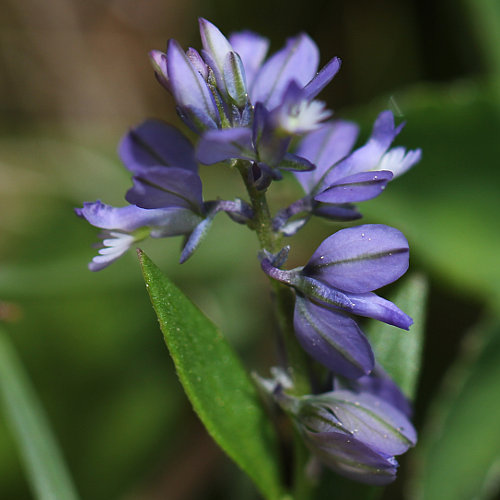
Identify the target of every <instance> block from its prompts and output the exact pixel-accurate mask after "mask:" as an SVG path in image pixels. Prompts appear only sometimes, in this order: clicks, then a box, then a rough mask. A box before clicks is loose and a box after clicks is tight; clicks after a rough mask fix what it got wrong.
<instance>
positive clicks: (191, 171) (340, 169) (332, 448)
mask: <svg viewBox="0 0 500 500" xmlns="http://www.w3.org/2000/svg"><path fill="white" fill-rule="evenodd" d="M200 34H201V41H202V47H203V48H202V50H201V51H197V50H195V49H193V48H189V49H188V50H187V51H184V49H182V47H181V46H180V45H179V44H178V42H176V41H175V40H170V41H169V42H168V44H167V49H166V52H161V51H158V50H155V51H152V52H151V54H150V57H151V61H152V63H153V67H154V70H155V74H156V77H157V79H158V81H159V82H160V83H161V85H163V86H164V87H165V88H166V89H167V90H168V92H169V93H170V94H171V95H172V96H173V99H174V101H175V105H176V109H177V111H178V114H179V116H180V117H181V119H182V121H183V122H184V124H185V125H187V126H188V127H189V128H190V129H191V131H193V132H194V133H195V136H196V144H194V145H193V144H192V143H191V142H190V141H189V139H188V138H187V137H186V136H185V135H184V134H183V133H182V132H181V131H179V130H178V129H177V128H175V127H173V126H172V125H169V124H167V123H165V122H163V121H160V120H153V119H150V120H147V121H145V122H143V123H142V124H140V125H138V126H136V127H134V128H132V129H131V130H130V131H129V132H128V133H127V134H126V135H125V137H124V138H123V140H122V141H121V143H120V146H119V155H120V158H121V160H122V162H123V164H124V165H125V167H126V168H127V169H128V170H129V171H130V173H131V176H132V187H131V188H130V189H129V191H128V192H127V193H126V196H125V198H126V200H127V202H128V203H129V205H127V206H124V207H112V206H109V205H106V204H104V203H102V202H100V201H96V202H91V203H84V205H83V207H82V208H78V209H76V213H77V215H79V216H80V217H82V218H84V219H86V220H87V221H88V222H89V223H90V224H92V225H93V226H96V227H98V228H100V229H102V230H103V233H102V235H103V239H102V244H101V245H100V246H101V248H100V250H99V252H98V255H97V256H95V257H94V259H93V260H92V262H91V263H90V264H89V268H90V269H91V270H93V271H97V270H100V269H103V268H104V267H106V266H107V265H109V264H111V263H112V262H113V261H114V260H116V259H117V258H119V257H120V256H121V255H123V254H124V253H125V252H126V251H127V250H128V249H129V248H130V247H131V246H133V245H134V244H135V243H136V242H138V241H140V240H142V239H144V238H146V237H148V236H151V237H153V238H162V237H170V236H183V237H184V246H183V249H182V252H181V256H180V261H181V262H184V261H186V260H187V259H188V258H189V257H190V256H191V255H192V254H193V252H194V251H195V250H196V248H197V247H198V245H199V244H200V242H201V241H202V239H203V238H204V237H205V235H206V234H207V233H208V231H209V229H210V225H211V223H212V220H213V218H214V217H215V215H216V214H217V213H219V212H226V213H227V214H228V215H229V217H230V218H231V219H232V220H233V221H235V222H237V223H240V224H246V225H248V227H249V228H251V229H254V230H258V229H256V227H257V226H258V225H259V224H260V223H261V220H262V219H261V216H262V214H261V213H260V214H259V210H261V209H262V204H261V203H260V204H257V203H255V198H254V197H255V196H256V193H257V194H258V193H260V194H261V195H265V193H266V191H267V190H268V188H269V187H270V186H271V184H272V183H273V182H274V181H277V180H281V179H282V177H283V175H282V172H283V171H292V172H293V175H294V176H295V178H296V180H297V181H298V183H299V184H300V186H301V187H302V189H303V191H304V196H302V198H300V199H299V200H296V201H294V202H293V203H291V204H290V205H289V206H287V207H284V208H282V209H281V210H279V211H278V212H277V213H276V214H275V215H274V217H273V218H269V221H268V225H267V226H266V228H267V229H266V230H267V231H268V232H270V234H271V236H272V238H271V239H272V240H273V241H278V240H279V239H280V238H282V237H283V236H290V235H293V234H295V233H296V232H297V231H299V230H300V228H302V227H303V226H304V224H306V222H307V221H308V220H309V219H310V218H311V217H312V216H313V215H315V216H319V217H323V218H328V219H333V220H336V221H350V220H354V219H357V218H359V217H361V215H360V213H359V212H358V211H357V209H356V207H355V205H354V204H355V203H358V202H362V201H365V200H369V199H372V198H374V197H376V196H378V195H379V194H380V193H382V191H383V190H384V189H385V188H386V186H387V184H388V182H389V181H391V180H392V179H394V178H395V177H397V176H399V175H401V174H403V173H404V172H405V171H407V170H408V169H409V168H410V167H411V166H413V165H414V164H415V163H416V162H417V161H419V159H420V156H421V152H420V150H413V151H406V150H405V149H404V148H403V147H394V148H391V145H392V142H393V141H394V139H395V138H396V136H397V135H398V134H399V132H400V131H401V129H402V127H403V124H400V125H398V126H396V125H395V123H394V117H393V114H392V113H391V112H390V111H383V112H382V113H380V115H379V116H378V117H377V119H376V121H375V124H374V126H373V130H372V133H371V135H370V137H369V138H368V141H367V142H366V143H365V144H364V145H362V146H360V147H359V148H357V149H354V150H353V147H354V145H355V143H356V140H357V136H358V127H357V126H356V125H355V124H353V123H351V122H347V121H341V120H330V118H331V115H332V112H331V111H329V110H327V109H326V107H325V104H324V103H323V102H321V101H319V100H316V97H317V96H318V94H319V93H320V92H321V90H323V88H324V87H325V86H326V85H327V84H328V83H329V82H330V81H331V80H332V79H333V77H334V76H335V75H336V74H337V72H338V71H339V68H340V60H339V59H338V58H336V57H335V58H333V59H331V60H330V61H329V62H328V63H327V64H326V65H325V66H324V67H323V68H321V69H319V67H318V64H319V51H318V48H317V46H316V44H315V43H314V42H313V41H312V40H311V39H310V38H309V37H308V36H307V35H305V34H300V35H298V36H296V37H293V38H290V39H289V40H288V41H287V42H286V44H285V46H284V47H283V48H282V49H281V50H279V51H278V52H276V53H275V54H273V55H271V56H270V57H267V52H268V47H269V42H268V40H267V39H265V38H263V37H261V36H260V35H257V34H255V33H252V32H248V31H245V32H239V33H235V34H233V35H231V36H230V37H229V38H226V37H225V36H224V35H223V34H222V33H221V32H220V31H219V29H218V28H217V27H215V26H214V25H213V24H211V23H210V22H208V21H207V20H205V19H201V20H200ZM219 162H224V163H226V164H227V165H228V166H229V167H230V168H232V167H237V168H238V169H239V171H240V172H241V173H242V175H243V179H244V181H245V185H246V187H247V191H248V193H249V196H250V200H249V201H244V200H242V199H238V198H237V199H235V200H220V199H218V200H209V201H205V200H204V198H203V194H202V180H201V177H200V175H199V164H203V165H212V164H215V163H219ZM261 226H262V225H261ZM261 230H262V227H261ZM261 242H262V241H261ZM264 246H265V245H264ZM276 250H277V249H276V248H274V249H273V248H263V252H262V254H261V267H262V269H263V271H264V272H265V273H266V274H267V275H268V276H269V277H270V278H271V279H273V280H276V281H278V282H281V283H283V284H284V285H285V286H288V287H290V288H291V289H293V291H294V293H295V310H294V313H293V318H294V319H293V323H294V329H295V334H296V337H297V340H298V342H299V343H300V345H301V346H302V348H303V349H304V350H305V351H306V352H307V353H308V354H309V355H310V356H311V357H312V358H314V360H316V361H317V362H319V363H320V364H322V365H323V366H324V367H326V368H327V369H328V370H329V371H331V372H332V373H333V374H335V376H336V380H337V382H336V384H337V385H338V384H341V380H347V381H350V382H349V383H350V384H351V386H350V388H347V389H345V388H339V387H335V388H334V390H333V391H332V392H329V393H326V394H322V395H310V396H303V397H301V398H295V399H293V398H292V396H287V395H285V394H284V392H283V391H281V392H280V393H279V391H278V393H279V394H280V397H277V402H278V403H279V404H280V405H281V406H282V407H284V408H285V409H286V410H287V411H288V412H289V413H290V414H291V415H292V418H293V419H294V421H296V423H297V425H298V427H299V428H300V430H301V433H302V435H303V437H304V440H305V442H306V443H307V445H308V446H309V448H310V449H311V450H312V451H313V453H315V454H316V455H317V456H318V457H319V458H320V459H321V460H322V461H323V462H324V463H325V464H327V465H328V466H330V467H331V468H333V469H334V470H336V471H338V472H340V473H342V474H344V475H346V476H348V477H351V478H355V479H359V480H361V481H364V482H372V483H374V484H382V483H386V482H388V481H390V480H392V479H393V478H394V477H395V470H396V462H395V460H394V458H393V456H394V455H397V454H400V453H402V452H404V451H405V450H406V449H407V448H408V447H409V446H411V445H413V444H414V442H415V439H416V438H415V433H414V430H413V427H412V426H411V424H410V422H409V421H408V420H407V416H405V413H404V412H403V411H402V410H401V408H400V407H399V406H398V405H400V404H401V401H403V400H404V397H403V396H402V395H401V394H400V392H399V390H398V389H397V387H396V386H395V385H394V384H393V383H392V385H391V382H390V381H388V380H389V379H387V376H383V377H380V376H376V375H375V373H376V371H377V370H376V363H375V359H374V355H373V352H372V349H371V347H370V344H369V342H368V340H367V338H366V337H365V335H364V334H363V332H362V331H361V329H360V327H359V325H358V322H357V318H358V317H359V316H363V317H369V318H374V319H377V320H380V321H383V322H386V323H389V324H391V325H395V326H397V327H400V328H403V329H408V328H409V327H410V325H411V323H412V320H411V318H409V317H408V316H407V315H406V314H405V313H404V312H402V311H401V310H400V309H398V307H397V306H395V305H394V304H392V303H391V302H389V301H387V300H385V299H383V298H381V297H379V296H378V295H376V294H375V293H373V291H374V290H377V289H378V288H381V287H383V286H385V285H387V284H389V283H392V282H393V281H395V280H397V279H398V278H399V277H400V276H402V275H403V274H404V273H405V272H406V270H407V268H408V262H409V247H408V242H407V241H406V239H405V237H404V236H403V235H402V234H401V232H400V231H398V230H397V229H394V228H391V227H388V226H384V225H379V224H370V225H362V226H357V227H350V228H346V229H341V230H339V231H338V232H336V233H334V234H333V235H331V236H330V237H328V238H327V239H325V241H323V243H321V244H320V246H319V247H318V248H317V250H316V251H315V252H314V253H313V255H312V257H311V259H310V260H309V261H308V262H307V263H306V264H305V265H304V266H303V267H300V268H297V269H292V270H284V269H282V266H283V265H284V264H285V262H286V257H287V251H284V250H283V251H281V252H278V253H277V254H275V255H274V254H273V253H272V252H276ZM379 372H380V370H379ZM340 377H342V378H340ZM367 380H369V381H367ZM380 380H383V382H382V383H380ZM374 381H377V382H374ZM381 386H383V387H384V390H376V391H374V390H372V389H373V387H379V388H380V387H381ZM353 387H354V388H353ZM388 387H389V389H387V388H388ZM278 393H277V394H278ZM395 401H396V402H397V403H395ZM385 436H387V438H386V437H385Z"/></svg>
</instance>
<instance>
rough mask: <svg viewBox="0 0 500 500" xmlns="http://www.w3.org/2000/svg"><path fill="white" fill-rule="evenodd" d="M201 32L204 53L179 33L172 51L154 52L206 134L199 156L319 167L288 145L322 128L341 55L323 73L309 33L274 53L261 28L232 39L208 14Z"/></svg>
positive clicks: (179, 100) (191, 120) (161, 75)
mask: <svg viewBox="0 0 500 500" xmlns="http://www.w3.org/2000/svg"><path fill="white" fill-rule="evenodd" d="M200 34H201V40H202V45H203V49H202V51H201V54H200V53H198V52H197V51H196V50H194V49H191V48H190V49H188V51H187V52H186V53H184V52H183V50H182V49H181V48H180V46H179V45H178V44H177V42H175V41H174V40H170V41H169V43H168V47H167V52H166V53H162V52H160V51H153V52H152V53H151V59H152V62H153V66H154V68H155V72H156V75H157V78H158V80H159V81H160V82H161V83H162V85H164V86H165V87H166V88H167V89H168V90H169V91H170V92H171V93H172V95H173V96H174V99H175V101H176V104H177V108H178V111H179V113H180V115H181V117H182V118H183V119H184V121H185V122H186V123H187V124H188V125H189V126H190V127H191V128H192V129H193V130H195V131H197V132H198V133H202V134H203V136H202V139H201V141H200V144H199V145H198V151H197V157H198V159H199V161H200V162H202V163H205V164H212V163H216V162H219V161H225V160H231V159H243V160H248V161H252V162H255V163H257V164H262V165H263V167H264V169H266V168H270V169H277V168H284V169H288V170H304V169H311V168H313V167H312V165H311V164H310V162H309V161H307V160H306V159H303V158H299V157H296V156H295V155H291V154H290V153H287V149H288V147H289V145H290V141H291V138H292V136H294V135H297V134H304V133H306V132H309V131H311V130H315V129H316V128H317V127H318V126H319V124H320V123H321V122H322V121H323V120H325V119H326V118H328V117H329V116H330V115H331V112H330V111H328V110H326V109H325V106H324V103H322V102H320V101H315V100H314V98H315V97H316V96H317V94H318V93H319V92H320V91H321V90H322V89H323V88H324V87H325V86H326V85H327V84H328V83H329V82H330V80H331V79H332V78H333V77H334V76H335V74H336V73H337V71H338V70H339V68H340V60H339V59H338V58H334V59H332V60H330V61H329V62H328V63H327V64H326V65H325V67H324V68H323V69H322V70H321V71H320V72H319V73H318V72H317V70H318V62H319V52H318V48H317V46H316V44H315V43H314V42H313V41H312V40H311V39H310V38H309V37H308V36H307V35H305V34H301V35H298V36H296V37H294V38H291V39H290V40H288V41H287V43H286V45H285V47H284V48H283V49H281V50H280V51H278V52H277V53H275V54H274V55H273V56H272V57H270V58H269V59H268V60H267V61H266V60H265V56H266V54H267V49H268V46H269V42H268V40H267V39H265V38H263V37H261V36H259V35H257V34H255V33H251V32H248V31H245V32H241V33H235V34H233V35H231V36H230V37H229V40H228V39H227V38H226V37H225V36H224V35H223V34H222V33H221V32H220V30H219V29H218V28H217V27H216V26H214V25H213V24H212V23H210V22H209V21H207V20H205V19H200ZM274 176H275V177H279V175H277V174H274ZM271 177H272V176H271Z"/></svg>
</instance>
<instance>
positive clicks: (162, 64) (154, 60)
mask: <svg viewBox="0 0 500 500" xmlns="http://www.w3.org/2000/svg"><path fill="white" fill-rule="evenodd" d="M149 57H150V59H151V64H152V65H153V68H154V70H155V76H156V78H157V80H158V81H159V82H160V83H161V84H162V85H163V86H164V87H165V88H166V89H167V90H168V91H171V89H170V82H169V79H168V70H167V55H166V54H165V53H163V52H161V51H160V50H152V51H151V52H150V53H149Z"/></svg>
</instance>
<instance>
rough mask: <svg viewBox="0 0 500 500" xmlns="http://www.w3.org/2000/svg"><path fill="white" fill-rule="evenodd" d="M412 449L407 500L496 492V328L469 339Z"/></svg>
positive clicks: (456, 499)
mask: <svg viewBox="0 0 500 500" xmlns="http://www.w3.org/2000/svg"><path fill="white" fill-rule="evenodd" d="M462 347H463V348H462V355H461V358H460V359H459V360H458V361H457V362H456V363H455V365H454V366H453V367H452V368H451V369H450V371H449V372H448V374H447V376H446V377H445V380H444V383H443V386H442V388H441V390H440V391H439V392H438V394H437V397H436V398H435V400H434V404H433V406H432V407H431V410H430V412H429V413H430V415H429V418H428V419H427V422H426V425H425V427H424V429H423V432H421V441H420V444H419V446H418V447H417V448H416V450H415V451H416V453H417V456H416V457H415V458H416V460H415V464H417V465H418V464H419V465H420V474H417V475H416V476H415V478H414V482H413V484H412V489H413V495H412V498H417V499H425V500H434V499H436V500H469V499H471V498H474V499H477V500H484V499H493V498H498V496H497V495H498V493H499V491H500V472H499V464H500V425H499V422H500V398H499V397H498V382H499V380H500V323H498V322H497V324H495V325H489V326H488V327H486V328H485V327H484V326H483V327H481V328H478V329H476V330H475V331H474V332H472V333H471V334H469V336H468V337H467V338H466V339H465V342H464V344H463V346H462Z"/></svg>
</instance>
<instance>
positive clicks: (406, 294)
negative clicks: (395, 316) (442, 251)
mask: <svg viewBox="0 0 500 500" xmlns="http://www.w3.org/2000/svg"><path fill="white" fill-rule="evenodd" d="M427 293H428V291H427V281H426V280H425V278H424V277H422V276H420V275H413V276H408V277H406V279H405V280H404V282H403V283H401V284H400V285H399V286H398V289H397V291H396V293H395V294H394V295H393V296H392V297H391V301H392V302H394V303H395V304H397V305H398V307H399V308H400V309H402V310H403V311H404V312H406V313H407V314H409V315H410V316H411V317H412V318H413V321H414V323H413V325H412V326H411V328H410V331H409V332H408V333H407V332H405V331H404V330H400V329H399V328H396V327H394V326H391V325H387V324H386V323H382V322H380V321H371V322H370V324H369V328H368V329H367V334H368V336H369V338H370V343H371V345H372V348H373V351H374V353H375V359H377V360H378V362H379V363H380V364H381V365H382V366H383V367H384V368H385V370H386V371H387V373H389V375H391V377H392V378H393V380H394V381H395V382H396V383H397V384H398V385H399V386H400V387H401V390H402V391H403V392H404V394H405V395H406V396H407V397H408V398H410V399H414V398H415V394H416V389H417V382H418V375H419V373H420V368H421V358H422V349H423V344H424V332H425V311H426V308H427Z"/></svg>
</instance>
